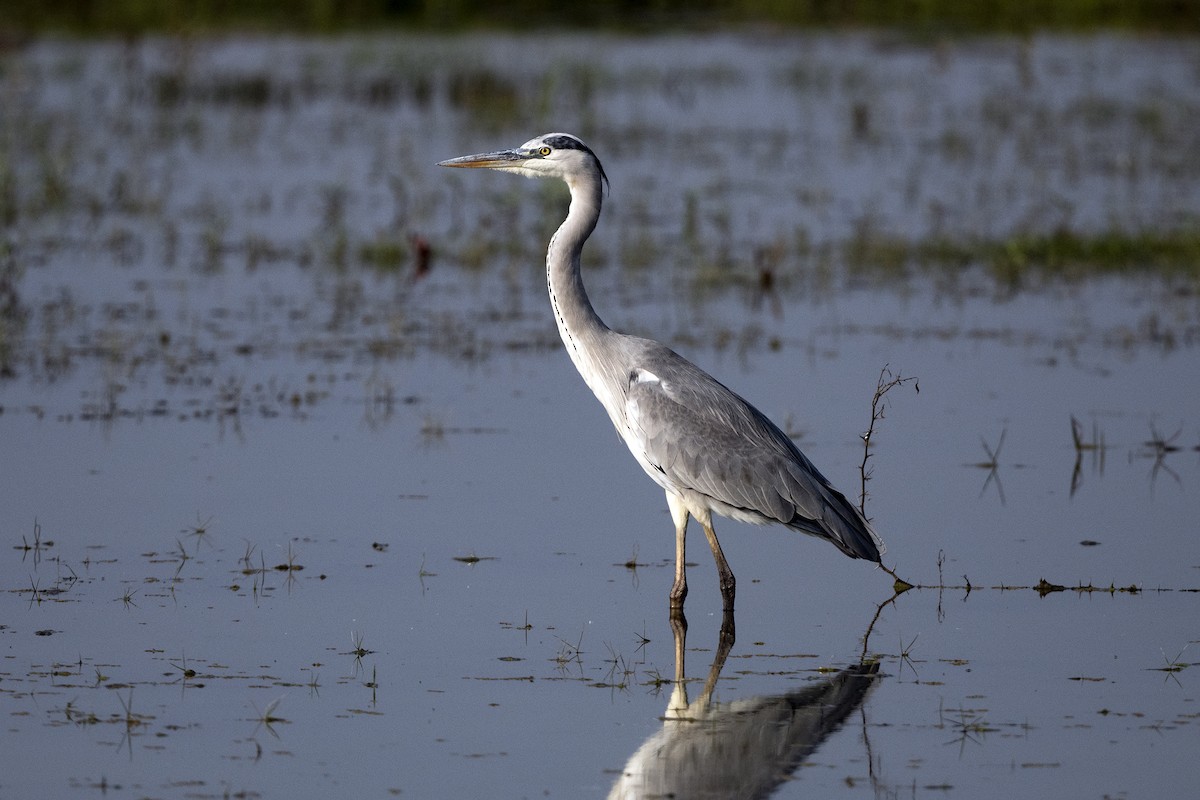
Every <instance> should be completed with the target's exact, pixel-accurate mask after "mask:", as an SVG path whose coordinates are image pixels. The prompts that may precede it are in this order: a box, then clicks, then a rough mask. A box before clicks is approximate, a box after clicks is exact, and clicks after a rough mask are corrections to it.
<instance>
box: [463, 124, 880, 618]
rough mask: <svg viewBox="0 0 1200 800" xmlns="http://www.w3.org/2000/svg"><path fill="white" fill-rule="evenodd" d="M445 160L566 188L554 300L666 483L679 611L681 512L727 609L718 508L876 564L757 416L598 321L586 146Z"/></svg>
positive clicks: (664, 353) (539, 142)
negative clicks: (590, 271)
mask: <svg viewBox="0 0 1200 800" xmlns="http://www.w3.org/2000/svg"><path fill="white" fill-rule="evenodd" d="M441 166H444V167H486V168H489V169H498V170H502V171H504V172H514V173H516V174H518V175H524V176H526V177H530V178H559V179H561V180H563V181H565V182H566V184H567V186H568V187H569V188H570V190H571V207H570V210H569V211H568V212H567V218H566V220H565V221H564V222H563V223H562V225H561V226H560V227H559V229H558V232H557V233H555V234H554V237H553V238H552V239H551V240H550V248H549V250H548V251H547V253H546V278H547V281H548V283H549V286H550V301H551V304H552V305H553V306H554V316H555V318H556V320H557V321H558V332H559V334H561V335H562V339H563V343H564V344H565V345H566V347H567V352H568V353H569V354H570V356H571V360H572V361H573V362H575V367H576V369H578V370H579V374H580V375H582V376H583V379H584V381H585V382H586V383H587V385H588V388H590V389H591V390H592V392H593V393H594V394H595V395H596V398H597V399H598V400H599V401H600V403H601V404H602V405H603V406H604V408H605V410H606V411H608V416H609V418H610V419H612V422H613V424H614V425H615V426H616V428H617V432H618V433H619V434H620V435H621V438H622V439H624V440H625V444H626V445H628V446H629V450H630V452H632V453H633V456H634V458H636V459H637V461H638V463H639V464H641V466H642V469H644V470H645V471H646V473H647V474H648V475H649V476H650V477H651V478H652V479H653V480H654V481H655V483H657V484H658V485H659V486H661V487H662V488H663V489H665V490H666V493H667V506H668V507H669V508H670V510H671V518H672V519H673V520H674V522H675V582H674V584H673V585H672V586H671V607H672V608H682V607H683V599H684V597H686V596H687V574H686V566H685V564H686V558H685V555H684V549H685V548H684V545H685V541H686V532H687V524H688V517H689V516H692V517H695V518H696V521H697V522H699V523H700V525H701V527H703V528H704V535H705V537H706V538H707V539H708V546H709V548H710V549H711V550H712V554H713V559H714V560H715V561H716V563H717V572H718V573H719V576H720V582H721V595H722V598H723V600H724V605H725V607H726V608H733V598H734V578H733V570H731V569H730V568H729V564H728V563H727V562H726V561H725V555H724V554H723V553H722V552H721V545H720V544H719V543H718V542H717V534H716V533H715V532H714V531H713V526H712V514H713V513H714V512H715V513H717V514H721V515H722V516H726V517H730V518H732V519H736V520H739V521H741V522H753V523H756V524H764V523H769V522H779V523H782V524H784V525H787V526H788V527H789V528H792V529H794V530H797V531H800V532H801V533H807V534H809V535H811V536H815V537H817V538H820V539H825V540H827V541H829V542H832V543H833V544H834V545H836V546H837V548H838V549H839V550H841V551H842V552H843V553H845V554H846V555H848V556H850V557H851V558H865V559H867V560H868V561H874V562H876V563H879V561H880V559H881V558H882V555H883V551H884V547H883V542H882V541H881V540H880V539H879V537H878V536H876V535H875V532H874V531H873V530H871V526H870V524H868V523H867V520H866V518H865V517H863V515H862V514H861V513H860V512H859V510H858V509H857V508H855V507H854V506H853V505H852V504H851V503H850V502H849V501H847V500H846V498H845V496H844V495H842V493H841V492H839V491H838V490H837V489H835V488H833V486H832V485H830V483H829V481H828V480H826V478H825V476H824V475H822V474H821V473H820V472H819V471H818V470H817V468H816V467H815V466H813V464H812V462H811V461H809V460H808V458H807V457H806V456H805V455H804V454H803V453H801V452H800V449H799V448H797V447H796V445H795V443H793V442H792V440H791V439H790V438H789V437H788V436H787V435H786V434H785V433H783V431H781V430H780V429H779V428H778V427H777V426H776V425H775V424H774V423H773V422H771V421H770V420H769V419H767V418H766V416H765V415H763V413H762V412H760V411H759V410H758V409H756V408H755V407H754V406H752V405H750V404H749V403H747V402H746V401H745V400H743V399H742V398H741V397H739V396H738V395H736V394H734V393H733V392H731V391H730V390H729V389H727V388H726V387H725V386H723V385H722V384H720V383H718V382H717V381H716V380H715V379H714V378H713V377H712V376H711V375H709V374H708V373H707V372H705V371H704V370H702V369H700V368H699V367H697V366H696V365H695V364H693V363H691V362H690V361H688V360H686V359H684V358H682V357H681V356H679V355H678V354H676V353H675V352H674V351H673V350H671V349H669V348H667V347H666V346H664V345H662V344H659V343H658V342H655V341H651V340H649V339H642V338H639V337H637V336H627V335H625V334H622V333H617V332H616V331H613V330H612V329H610V328H609V327H608V326H607V325H605V324H604V323H603V322H602V321H601V320H600V317H599V316H597V314H596V312H595V310H594V309H593V308H592V304H591V302H590V301H589V300H588V296H587V292H585V291H584V288H583V279H582V278H581V277H580V253H581V252H582V251H583V244H584V242H586V241H587V238H588V237H589V236H590V235H591V233H592V231H593V230H594V229H595V227H596V223H597V221H599V219H600V205H601V198H602V191H601V189H602V185H603V183H604V181H605V180H606V177H605V175H604V169H603V168H602V167H601V166H600V160H599V159H597V158H596V154H595V153H593V152H592V151H591V149H590V148H589V147H588V146H587V145H585V144H584V143H583V142H581V141H579V139H577V138H575V137H574V136H571V135H569V134H565V133H548V134H546V135H544V136H538V137H537V138H535V139H530V140H529V141H528V142H526V143H525V144H523V145H521V146H520V147H518V148H516V149H514V150H501V151H498V152H494V153H480V154H479V155H473V156H462V157H461V158H453V159H450V160H449V161H442V162H441Z"/></svg>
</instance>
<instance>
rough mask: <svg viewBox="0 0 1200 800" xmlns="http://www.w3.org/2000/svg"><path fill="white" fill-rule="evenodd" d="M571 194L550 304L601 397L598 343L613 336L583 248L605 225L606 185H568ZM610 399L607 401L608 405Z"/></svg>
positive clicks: (551, 254) (549, 260)
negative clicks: (594, 298)
mask: <svg viewBox="0 0 1200 800" xmlns="http://www.w3.org/2000/svg"><path fill="white" fill-rule="evenodd" d="M567 185H568V186H569V187H570V189H571V208H570V210H569V211H568V212H567V218H566V220H564V221H563V224H562V225H560V226H559V228H558V231H557V232H556V233H555V234H554V236H553V237H552V238H551V239H550V247H549V249H547V251H546V283H547V285H548V286H549V289H550V304H551V306H553V308H554V318H555V320H556V321H557V323H558V333H559V335H560V336H562V340H563V344H564V345H566V348H567V353H568V354H570V356H571V361H573V362H574V363H575V368H576V369H577V370H579V374H580V375H582V376H583V379H584V380H585V381H586V382H587V384H588V386H589V387H590V388H591V389H592V391H593V392H595V393H596V394H597V396H600V393H601V391H602V386H600V385H599V384H598V382H597V379H598V378H599V375H598V374H597V373H598V371H600V370H602V369H603V365H602V364H599V363H597V359H599V358H600V354H601V353H602V351H603V349H602V348H599V347H597V343H598V342H599V341H600V340H601V339H603V338H604V337H605V336H608V335H611V333H612V331H610V330H609V328H608V326H607V325H605V324H604V322H603V321H602V320H601V319H600V317H599V316H598V315H597V314H596V311H595V309H593V308H592V303H591V301H590V300H588V296H587V291H585V290H584V288H583V278H582V276H581V275H580V262H579V257H580V253H581V252H582V250H583V243H584V242H586V241H587V238H588V236H590V235H591V233H592V231H593V230H595V228H596V221H597V220H599V219H600V204H601V192H600V180H599V177H598V176H588V177H587V178H584V179H577V180H572V181H568V184H567ZM603 400H604V398H603V397H601V401H602V402H603Z"/></svg>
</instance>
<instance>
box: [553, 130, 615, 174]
mask: <svg viewBox="0 0 1200 800" xmlns="http://www.w3.org/2000/svg"><path fill="white" fill-rule="evenodd" d="M542 144H543V145H545V146H547V147H553V148H554V149H555V150H581V151H583V152H584V153H587V154H589V155H590V156H591V157H592V158H595V159H596V166H598V167H599V168H600V177H601V178H603V179H604V182H605V183H608V176H607V175H605V174H604V165H603V164H601V163H600V159H599V158H597V157H596V154H595V153H593V152H592V148H590V147H588V146H587V145H586V144H584V143H583V142H581V141H579V140H578V139H576V138H575V137H574V136H566V135H559V136H546V137H544V138H543V139H542Z"/></svg>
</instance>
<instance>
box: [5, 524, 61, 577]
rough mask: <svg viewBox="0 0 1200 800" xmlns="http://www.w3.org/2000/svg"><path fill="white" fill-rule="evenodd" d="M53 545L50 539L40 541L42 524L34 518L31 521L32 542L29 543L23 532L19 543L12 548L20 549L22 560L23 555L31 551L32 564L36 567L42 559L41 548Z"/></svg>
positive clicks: (23, 558) (22, 558)
mask: <svg viewBox="0 0 1200 800" xmlns="http://www.w3.org/2000/svg"><path fill="white" fill-rule="evenodd" d="M53 546H54V542H52V541H49V540H46V541H42V526H41V524H39V523H38V521H37V520H36V519H35V520H34V521H33V543H32V544H31V543H30V542H29V540H28V539H26V538H25V534H21V543H20V544H19V545H16V546H15V547H14V549H16V550H20V551H21V560H22V561H24V560H25V557H26V556H28V555H29V554H30V553H33V565H34V566H35V567H36V566H37V565H38V564H39V563H40V562H41V560H42V548H45V547H53Z"/></svg>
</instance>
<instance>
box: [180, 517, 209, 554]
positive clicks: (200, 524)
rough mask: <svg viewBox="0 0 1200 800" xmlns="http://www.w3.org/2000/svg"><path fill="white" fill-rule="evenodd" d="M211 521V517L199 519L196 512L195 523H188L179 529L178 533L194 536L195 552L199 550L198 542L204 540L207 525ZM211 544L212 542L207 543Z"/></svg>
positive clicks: (206, 533)
mask: <svg viewBox="0 0 1200 800" xmlns="http://www.w3.org/2000/svg"><path fill="white" fill-rule="evenodd" d="M212 521H213V518H212V517H208V518H207V519H205V520H203V521H202V520H201V519H200V515H199V514H197V515H196V524H195V525H190V526H188V527H186V528H184V529H183V530H181V531H180V533H183V534H186V535H188V536H194V537H195V538H196V552H197V553H199V552H200V543H201V542H203V541H204V539H205V537H206V536H208V529H209V526H210V525H211V524H212ZM211 544H212V543H211V542H210V543H209V545H210V546H211Z"/></svg>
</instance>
